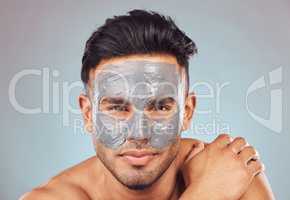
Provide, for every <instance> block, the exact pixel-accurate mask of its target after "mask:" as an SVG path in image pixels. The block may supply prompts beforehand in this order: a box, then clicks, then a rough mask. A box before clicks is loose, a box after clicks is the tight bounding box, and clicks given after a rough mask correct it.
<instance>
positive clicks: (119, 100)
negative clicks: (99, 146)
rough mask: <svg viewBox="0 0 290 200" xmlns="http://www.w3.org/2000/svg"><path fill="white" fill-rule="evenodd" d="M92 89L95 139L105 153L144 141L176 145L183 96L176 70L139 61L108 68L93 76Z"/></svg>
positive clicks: (164, 64) (161, 145)
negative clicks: (124, 145)
mask: <svg viewBox="0 0 290 200" xmlns="http://www.w3.org/2000/svg"><path fill="white" fill-rule="evenodd" d="M93 88H94V89H93V99H92V105H93V122H94V125H95V130H96V131H95V136H96V137H97V139H98V140H99V141H100V142H101V143H103V144H104V145H105V146H107V147H108V148H111V149H117V148H119V147H120V146H121V145H122V144H124V143H125V142H126V140H142V139H146V140H148V145H150V146H151V147H153V148H158V149H162V148H164V147H166V146H168V145H169V144H171V143H173V142H174V141H176V138H177V136H178V134H179V133H180V132H181V125H182V119H183V110H184V94H185V93H184V82H183V79H182V78H181V75H180V72H179V71H178V67H177V66H176V65H174V64H169V63H165V62H164V63H163V62H151V61H137V60H136V61H126V62H122V63H118V64H114V65H112V64H109V65H106V66H103V67H102V69H100V70H99V71H97V73H96V78H95V81H94V86H93ZM162 106H164V107H165V109H164V107H162ZM115 107H117V109H116V110H114V109H115ZM168 107H169V109H168ZM120 108H121V109H120ZM112 110H113V112H111V111H112ZM120 116H121V117H120ZM124 116H125V117H124Z"/></svg>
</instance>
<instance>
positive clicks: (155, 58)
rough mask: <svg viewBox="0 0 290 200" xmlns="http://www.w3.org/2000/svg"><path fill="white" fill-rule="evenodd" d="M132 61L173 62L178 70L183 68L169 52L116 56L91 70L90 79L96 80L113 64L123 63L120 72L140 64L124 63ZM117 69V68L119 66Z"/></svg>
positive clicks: (119, 64)
mask: <svg viewBox="0 0 290 200" xmlns="http://www.w3.org/2000/svg"><path fill="white" fill-rule="evenodd" d="M132 61H134V62H135V63H138V62H137V61H140V62H152V63H154V62H155V63H163V64H171V65H175V67H176V71H180V70H181V68H182V67H180V66H179V64H178V63H177V60H176V58H175V57H174V56H171V55H167V54H152V55H147V54H141V55H130V56H123V57H115V58H110V59H104V60H102V61H101V62H100V63H99V64H98V65H97V66H96V67H95V69H94V70H92V71H91V72H90V80H95V79H96V77H97V75H98V74H99V73H101V72H102V71H104V70H108V68H110V67H111V66H112V65H114V66H121V65H122V64H123V66H122V68H119V71H120V72H122V71H128V70H126V69H129V68H133V67H135V69H136V68H138V65H136V66H126V65H124V63H126V62H132ZM139 66H140V65H139ZM164 67H165V66H164ZM115 70H117V68H116V69H115ZM152 70H153V69H152Z"/></svg>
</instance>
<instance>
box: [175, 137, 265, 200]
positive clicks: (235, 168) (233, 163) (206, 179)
mask: <svg viewBox="0 0 290 200" xmlns="http://www.w3.org/2000/svg"><path fill="white" fill-rule="evenodd" d="M194 154H196V152H195V153H194ZM262 170H263V164H262V163H261V161H260V160H258V154H257V152H256V150H255V149H254V148H253V147H252V146H249V145H247V142H246V141H245V139H243V138H241V137H237V138H235V139H234V140H232V138H231V137H230V136H229V135H226V134H222V135H219V136H218V137H217V138H216V139H215V140H214V141H213V142H212V143H210V144H207V145H206V146H205V147H204V148H203V149H202V150H201V151H200V152H199V153H197V154H196V155H194V156H191V157H190V159H187V161H186V162H185V163H184V166H183V167H182V173H183V177H184V180H185V183H186V186H187V188H186V191H185V192H184V194H183V195H182V196H181V198H180V199H200V200H201V199H211V200H214V199H218V200H219V199H222V200H237V199H239V198H240V197H241V196H242V195H243V194H244V193H245V192H246V190H247V188H248V187H249V185H250V183H251V181H252V179H253V178H254V176H255V175H257V174H258V173H260V172H261V171H262Z"/></svg>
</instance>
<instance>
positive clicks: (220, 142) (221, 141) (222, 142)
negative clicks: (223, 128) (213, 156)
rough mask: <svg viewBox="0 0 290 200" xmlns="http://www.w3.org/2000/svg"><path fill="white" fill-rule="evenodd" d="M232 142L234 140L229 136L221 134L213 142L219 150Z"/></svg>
mask: <svg viewBox="0 0 290 200" xmlns="http://www.w3.org/2000/svg"><path fill="white" fill-rule="evenodd" d="M232 140H233V139H232V138H231V137H230V136H229V135H228V134H221V135H219V136H218V137H217V138H216V139H215V140H214V141H213V142H212V145H213V146H216V147H219V148H224V147H226V146H228V144H230V143H231V142H232Z"/></svg>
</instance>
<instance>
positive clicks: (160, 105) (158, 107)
mask: <svg viewBox="0 0 290 200" xmlns="http://www.w3.org/2000/svg"><path fill="white" fill-rule="evenodd" d="M157 110H161V111H170V110H171V106H169V105H163V104H158V105H157Z"/></svg>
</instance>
